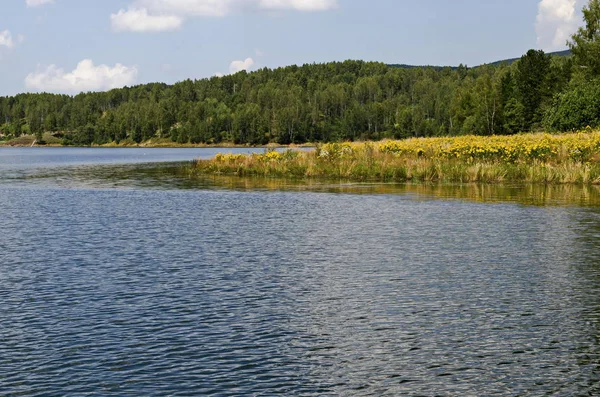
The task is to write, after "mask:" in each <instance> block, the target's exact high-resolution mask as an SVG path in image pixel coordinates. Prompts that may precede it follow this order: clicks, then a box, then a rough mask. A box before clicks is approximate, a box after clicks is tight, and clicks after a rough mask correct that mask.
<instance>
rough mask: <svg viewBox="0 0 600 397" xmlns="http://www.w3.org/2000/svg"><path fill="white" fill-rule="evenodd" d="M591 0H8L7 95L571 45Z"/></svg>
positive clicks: (3, 9)
mask: <svg viewBox="0 0 600 397" xmlns="http://www.w3.org/2000/svg"><path fill="white" fill-rule="evenodd" d="M586 3H587V0H0V96H4V95H14V94H17V93H22V92H54V93H66V94H77V93H79V92H82V91H83V92H87V91H104V90H109V89H112V88H118V87H123V86H125V85H128V86H131V85H135V84H142V83H148V82H165V83H174V82H177V81H181V80H185V79H188V78H189V79H200V78H208V77H211V76H215V75H217V76H220V75H226V74H229V73H235V72H238V71H240V70H248V71H252V70H256V69H259V68H263V67H269V68H275V67H279V66H287V65H292V64H298V65H301V64H305V63H315V62H316V63H321V62H329V61H343V60H346V59H361V60H366V61H379V62H385V63H404V64H413V65H451V66H456V65H458V64H460V63H462V64H466V65H469V66H475V65H479V64H482V63H488V62H494V61H497V60H501V59H506V58H514V57H519V56H521V55H522V54H524V53H525V52H527V50H529V49H531V48H535V49H543V50H545V51H555V50H562V49H566V48H567V46H566V41H567V40H568V38H569V37H570V35H571V34H572V33H574V32H575V31H576V30H577V28H578V26H580V25H581V24H582V22H581V21H582V17H581V9H582V7H583V6H584V5H585V4H586Z"/></svg>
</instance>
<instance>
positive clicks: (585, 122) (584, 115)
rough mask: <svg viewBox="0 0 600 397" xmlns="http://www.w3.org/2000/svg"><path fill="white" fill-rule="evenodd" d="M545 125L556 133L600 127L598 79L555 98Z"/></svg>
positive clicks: (599, 81) (599, 89)
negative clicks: (556, 131)
mask: <svg viewBox="0 0 600 397" xmlns="http://www.w3.org/2000/svg"><path fill="white" fill-rule="evenodd" d="M545 124H546V125H547V126H548V127H549V128H551V129H553V130H558V131H577V130H582V129H584V128H586V127H588V126H590V127H598V126H600V79H595V80H590V81H587V82H585V83H582V84H580V85H578V86H576V87H573V88H571V89H570V90H568V91H566V92H565V93H563V94H560V95H558V96H557V98H556V102H555V105H554V106H553V107H552V108H551V109H550V110H549V111H548V113H547V115H546V120H545Z"/></svg>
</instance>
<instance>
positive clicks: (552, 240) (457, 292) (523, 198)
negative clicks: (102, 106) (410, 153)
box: [0, 148, 600, 396]
mask: <svg viewBox="0 0 600 397" xmlns="http://www.w3.org/2000/svg"><path fill="white" fill-rule="evenodd" d="M251 150H259V151H262V149H227V150H226V151H241V152H248V151H251ZM217 151H219V150H217V149H65V148H56V149H55V148H47V149H44V148H42V149H39V148H17V149H12V148H10V149H9V148H6V149H4V148H0V206H1V208H2V211H1V215H0V233H1V236H0V395H2V396H13V395H14V396H16V395H19V396H54V395H57V396H60V395H69V396H88V395H101V396H123V395H144V396H165V395H170V396H198V395H215V396H217V395H218V396H245V395H267V396H268V395H298V396H326V395H332V396H337V395H356V396H383V395H390V396H396V395H409V396H417V395H419V396H429V395H473V396H480V395H481V396H482V395H485V396H494V395H498V396H507V395H522V396H524V395H532V396H538V395H565V396H567V395H598V393H600V367H599V365H600V339H599V338H600V261H599V260H598V252H600V251H599V249H600V200H599V199H598V198H599V196H600V195H599V193H598V190H597V189H596V188H594V187H576V186H567V187H545V186H500V185H498V186H478V185H456V186H451V185H445V186H438V185H389V184H347V183H339V182H338V183H334V182H320V183H317V182H310V183H303V182H302V183H301V182H294V181H277V180H261V179H241V178H227V177H207V178H202V179H195V180H192V179H190V178H188V177H187V175H186V174H185V170H184V168H182V165H183V164H185V162H186V161H191V160H192V159H194V158H198V157H210V156H213V155H214V154H215V153H216V152H217ZM221 151H223V149H222V150H221ZM163 162H169V164H163Z"/></svg>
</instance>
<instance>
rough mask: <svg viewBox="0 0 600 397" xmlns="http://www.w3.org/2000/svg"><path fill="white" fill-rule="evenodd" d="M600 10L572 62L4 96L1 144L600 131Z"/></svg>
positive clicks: (383, 69)
mask: <svg viewBox="0 0 600 397" xmlns="http://www.w3.org/2000/svg"><path fill="white" fill-rule="evenodd" d="M599 4H600V2H599V1H598V0H592V1H591V2H590V4H589V5H588V6H587V7H586V8H585V9H584V18H585V22H586V26H585V27H583V28H581V29H580V30H579V32H578V33H576V34H575V35H574V36H573V38H572V41H571V42H570V43H569V46H570V49H571V52H570V53H569V54H572V55H568V56H551V55H549V54H546V53H544V52H543V51H541V50H530V51H528V52H527V53H526V54H525V55H523V56H522V57H521V58H520V59H518V60H517V61H516V62H512V63H509V62H507V63H500V64H490V65H482V66H477V67H471V68H470V67H467V66H464V65H460V66H459V67H457V68H450V67H446V68H440V67H414V68H400V67H394V66H389V65H386V64H383V63H376V62H363V61H350V60H349V61H345V62H331V63H325V64H306V65H303V66H288V67H283V68H277V69H267V68H264V69H260V70H257V71H254V72H250V73H248V72H245V71H242V72H239V73H237V74H234V75H228V76H224V77H213V78H209V79H200V80H185V81H181V82H178V83H176V84H173V85H167V84H162V83H151V84H143V85H138V86H134V87H124V88H120V89H114V90H111V91H108V92H88V93H81V94H78V95H75V96H68V95H57V94H49V93H39V94H19V95H16V96H10V97H0V139H2V140H8V139H11V138H15V137H19V136H21V135H24V134H31V135H35V136H36V137H37V139H38V142H40V143H43V137H44V136H45V133H51V134H52V135H53V136H55V137H57V138H59V139H61V142H62V144H64V145H90V144H106V143H110V142H115V143H132V144H134V143H139V142H143V141H148V140H150V139H163V140H167V141H172V142H177V143H179V144H185V143H207V144H219V143H223V142H230V143H236V144H251V145H261V144H267V143H278V144H291V143H296V144H299V143H305V142H315V143H316V142H337V141H358V140H379V139H385V138H394V139H402V138H409V137H438V136H460V135H501V134H502V135H509V134H516V133H520V132H535V131H548V132H563V131H575V130H581V129H584V128H586V127H588V126H589V127H592V128H594V127H599V126H600V50H599V48H600V47H599V42H600V40H599V39H598V37H599V35H600V28H599V26H600V25H599V23H598V21H599V20H600V18H599V16H600V5H599Z"/></svg>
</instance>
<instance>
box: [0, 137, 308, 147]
mask: <svg viewBox="0 0 600 397" xmlns="http://www.w3.org/2000/svg"><path fill="white" fill-rule="evenodd" d="M21 138H24V137H21ZM21 138H17V139H18V140H19V141H18V142H11V141H0V148H27V147H37V148H45V147H47V148H109V149H118V148H124V149H128V148H147V149H163V148H164V149H203V148H209V149H211V148H212V149H244V148H266V149H283V148H289V149H293V148H312V147H315V146H316V145H314V144H311V143H304V144H292V145H280V144H274V143H269V144H266V145H247V144H235V143H233V142H221V143H218V144H217V143H215V144H211V143H198V144H193V143H183V144H182V143H177V142H169V141H165V140H159V141H152V140H150V141H146V142H140V143H131V142H127V143H116V142H110V143H106V144H102V145H97V144H94V145H63V144H61V143H55V142H53V143H46V144H37V143H36V144H34V140H33V139H27V141H24V139H21ZM13 141H14V140H13Z"/></svg>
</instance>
